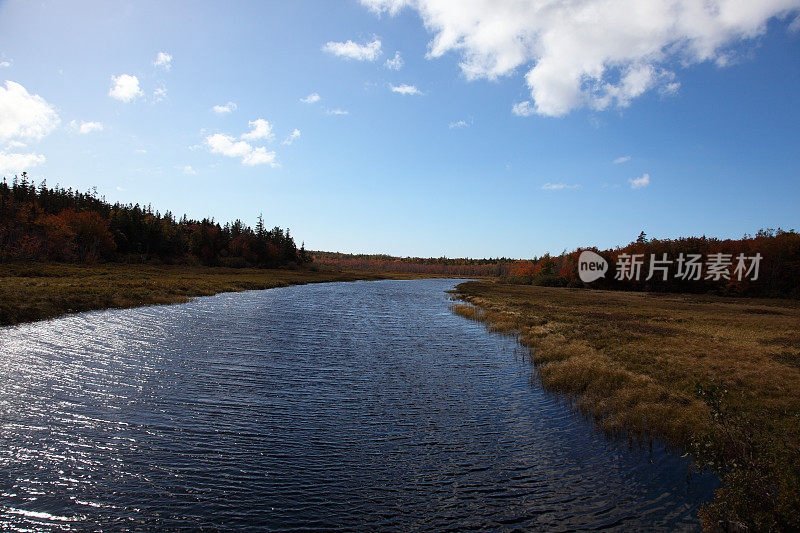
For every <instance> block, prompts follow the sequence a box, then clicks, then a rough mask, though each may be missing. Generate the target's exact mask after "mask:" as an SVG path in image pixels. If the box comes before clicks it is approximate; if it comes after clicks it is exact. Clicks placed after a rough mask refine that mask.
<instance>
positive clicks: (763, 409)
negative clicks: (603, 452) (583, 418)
mask: <svg viewBox="0 0 800 533" xmlns="http://www.w3.org/2000/svg"><path fill="white" fill-rule="evenodd" d="M457 294H458V297H459V298H461V299H462V300H465V301H466V302H469V303H470V304H473V305H474V306H476V307H473V306H472V305H456V306H454V311H455V312H456V313H458V314H460V315H462V316H465V317H467V318H470V319H473V320H479V321H482V322H485V323H486V324H487V327H489V328H490V329H492V330H494V331H499V332H505V333H512V334H517V335H519V338H520V340H521V342H522V343H523V344H525V345H527V346H528V347H529V348H530V351H531V355H532V359H533V361H534V362H535V363H536V365H537V368H538V373H539V375H540V376H541V379H542V382H543V383H544V385H545V386H546V387H548V388H550V389H551V390H554V391H559V392H562V393H566V394H567V395H568V396H569V397H571V398H573V399H574V400H575V403H576V405H577V407H578V408H580V409H581V410H582V411H584V412H585V413H587V414H590V415H592V416H593V417H594V418H595V419H596V420H597V422H598V424H599V426H600V427H601V428H602V429H604V430H605V431H607V432H609V433H620V432H625V433H629V434H633V435H638V436H644V437H646V436H655V437H658V438H661V439H664V440H665V441H667V442H668V443H670V444H672V445H674V446H677V447H680V448H681V449H683V450H686V451H687V452H691V453H693V454H695V456H696V457H698V459H699V461H700V462H701V463H704V464H706V465H707V466H709V467H710V468H712V469H714V470H715V471H716V472H718V473H719V474H720V476H721V478H722V483H723V484H722V487H721V488H720V489H719V491H718V493H717V495H716V498H715V500H714V501H713V502H710V503H709V504H707V505H705V506H704V508H703V510H702V511H701V516H702V518H703V520H704V523H705V525H706V526H707V527H709V528H715V527H720V526H721V525H724V524H726V523H727V524H728V525H730V524H732V523H733V524H743V525H747V526H749V527H750V528H752V529H753V530H756V531H760V530H767V529H778V530H792V529H795V530H796V529H797V528H800V518H798V517H799V516H800V496H798V487H800V302H798V301H793V300H773V299H769V300H765V299H745V298H741V299H733V298H720V297H709V296H689V295H681V294H651V293H632V292H617V291H597V290H583V289H565V288H550V287H536V286H527V285H522V286H521V285H504V284H498V283H492V282H487V281H479V282H468V283H463V284H461V285H459V286H458V287H457Z"/></svg>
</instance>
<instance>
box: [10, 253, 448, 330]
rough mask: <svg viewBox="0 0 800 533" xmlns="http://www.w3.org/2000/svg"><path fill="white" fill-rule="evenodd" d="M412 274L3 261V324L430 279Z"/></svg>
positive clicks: (427, 276) (324, 269)
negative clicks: (253, 293) (334, 285)
mask: <svg viewBox="0 0 800 533" xmlns="http://www.w3.org/2000/svg"><path fill="white" fill-rule="evenodd" d="M436 277H441V276H437V275H428V274H425V275H421V274H413V273H382V272H371V271H356V270H344V271H338V270H332V269H327V268H319V269H309V268H303V269H297V270H289V269H258V268H226V267H206V266H187V265H150V264H127V263H100V264H89V265H85V264H80V265H78V264H69V263H40V262H25V263H5V264H0V327H7V326H14V325H18V324H23V323H28V322H37V321H40V320H46V319H51V318H56V317H59V316H63V315H67V314H72V313H80V312H84V311H98V310H103V309H125V308H130V307H140V306H145V305H167V304H175V303H183V302H186V301H189V300H190V299H192V298H195V297H199V296H213V295H215V294H220V293H226V292H241V291H246V290H264V289H273V288H277V287H288V286H291V285H304V284H307V283H327V282H337V281H361V280H364V281H375V280H384V279H426V278H436Z"/></svg>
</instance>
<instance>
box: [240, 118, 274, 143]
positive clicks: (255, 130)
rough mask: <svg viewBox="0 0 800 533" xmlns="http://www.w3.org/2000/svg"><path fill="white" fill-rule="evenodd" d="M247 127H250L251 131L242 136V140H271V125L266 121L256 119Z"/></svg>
mask: <svg viewBox="0 0 800 533" xmlns="http://www.w3.org/2000/svg"><path fill="white" fill-rule="evenodd" d="M248 125H249V126H250V128H251V130H250V131H249V132H247V133H245V134H243V135H242V139H246V140H248V141H255V140H257V139H267V140H270V139H272V138H273V134H272V124H270V123H269V121H268V120H264V119H263V118H257V119H256V120H251V121H250V122H249V123H248Z"/></svg>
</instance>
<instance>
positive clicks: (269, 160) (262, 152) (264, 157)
mask: <svg viewBox="0 0 800 533" xmlns="http://www.w3.org/2000/svg"><path fill="white" fill-rule="evenodd" d="M242 164H243V165H247V166H251V167H252V166H255V165H263V164H268V165H269V166H271V167H277V166H279V165H278V163H277V162H276V161H275V152H274V151H271V152H267V149H266V148H264V147H263V146H259V147H258V148H254V149H253V151H252V152H250V153H249V154H247V155H246V156H245V157H244V159H242Z"/></svg>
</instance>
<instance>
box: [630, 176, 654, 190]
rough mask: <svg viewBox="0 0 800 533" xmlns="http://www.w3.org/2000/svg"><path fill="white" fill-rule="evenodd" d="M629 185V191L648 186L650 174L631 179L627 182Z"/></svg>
mask: <svg viewBox="0 0 800 533" xmlns="http://www.w3.org/2000/svg"><path fill="white" fill-rule="evenodd" d="M628 183H630V184H631V189H642V188H644V187H647V186H648V185H650V174H642V176H641V177H640V178H632V179H629V180H628Z"/></svg>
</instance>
